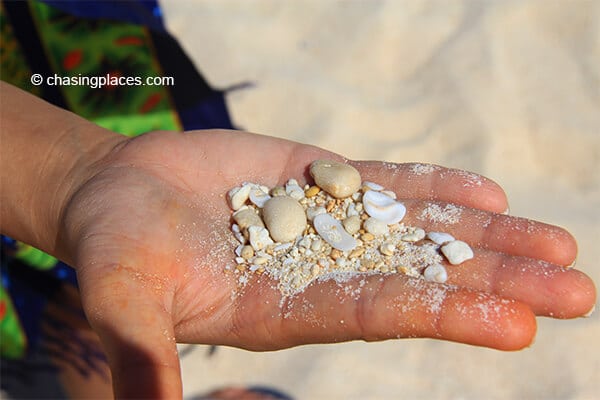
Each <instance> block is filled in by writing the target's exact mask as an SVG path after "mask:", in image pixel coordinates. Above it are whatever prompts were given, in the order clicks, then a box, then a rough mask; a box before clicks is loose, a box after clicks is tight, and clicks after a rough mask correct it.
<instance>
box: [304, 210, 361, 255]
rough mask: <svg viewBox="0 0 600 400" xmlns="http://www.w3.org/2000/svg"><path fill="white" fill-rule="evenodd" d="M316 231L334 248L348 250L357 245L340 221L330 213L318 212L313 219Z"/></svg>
mask: <svg viewBox="0 0 600 400" xmlns="http://www.w3.org/2000/svg"><path fill="white" fill-rule="evenodd" d="M313 226H314V227H315V230H316V231H317V233H318V234H319V235H320V236H321V237H322V238H323V240H325V241H326V242H327V243H329V244H330V245H331V247H333V248H334V249H338V250H341V251H350V250H352V249H354V248H355V247H356V245H357V243H356V240H354V238H353V237H352V236H350V235H349V234H348V232H346V230H345V229H344V227H343V226H342V224H341V223H340V221H338V220H337V219H335V218H333V217H332V216H331V215H330V214H319V215H317V216H316V217H315V219H314V220H313Z"/></svg>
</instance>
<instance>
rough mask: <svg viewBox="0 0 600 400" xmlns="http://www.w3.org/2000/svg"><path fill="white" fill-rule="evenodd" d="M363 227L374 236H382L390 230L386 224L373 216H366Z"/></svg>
mask: <svg viewBox="0 0 600 400" xmlns="http://www.w3.org/2000/svg"><path fill="white" fill-rule="evenodd" d="M363 228H365V231H367V232H369V233H372V234H373V235H375V236H383V235H385V234H387V233H389V231H390V229H389V228H388V224H386V223H385V222H384V221H382V220H380V219H377V218H373V217H370V218H367V220H366V221H365V222H363Z"/></svg>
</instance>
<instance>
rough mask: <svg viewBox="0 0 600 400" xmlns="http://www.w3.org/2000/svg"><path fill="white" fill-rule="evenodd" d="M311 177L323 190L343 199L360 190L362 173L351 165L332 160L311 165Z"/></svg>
mask: <svg viewBox="0 0 600 400" xmlns="http://www.w3.org/2000/svg"><path fill="white" fill-rule="evenodd" d="M310 175H311V176H312V177H313V178H314V180H315V183H316V184H317V186H319V187H320V188H321V189H323V190H324V191H326V192H327V193H329V194H330V195H332V196H333V197H336V198H338V199H343V198H344V197H348V196H350V195H352V193H354V192H356V191H357V190H358V189H360V184H361V179H360V173H359V172H358V171H357V170H356V168H354V167H353V166H352V165H350V164H344V163H341V162H338V161H332V160H316V161H314V162H313V163H312V164H311V165H310Z"/></svg>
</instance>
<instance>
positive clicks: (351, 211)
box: [346, 203, 358, 217]
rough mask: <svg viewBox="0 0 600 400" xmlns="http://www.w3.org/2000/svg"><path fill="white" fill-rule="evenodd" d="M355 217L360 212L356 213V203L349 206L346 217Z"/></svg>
mask: <svg viewBox="0 0 600 400" xmlns="http://www.w3.org/2000/svg"><path fill="white" fill-rule="evenodd" d="M355 215H358V211H356V205H354V203H350V204H348V207H347V208H346V217H353V216H355Z"/></svg>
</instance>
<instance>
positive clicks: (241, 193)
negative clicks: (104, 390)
mask: <svg viewBox="0 0 600 400" xmlns="http://www.w3.org/2000/svg"><path fill="white" fill-rule="evenodd" d="M253 186H254V185H253V184H251V183H245V184H243V185H242V186H238V187H234V188H233V189H231V190H230V191H229V193H228V197H229V204H230V205H231V208H232V209H233V210H234V211H237V210H239V209H240V208H241V207H242V206H243V205H244V204H245V203H246V201H248V197H249V196H250V190H252V188H253Z"/></svg>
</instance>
